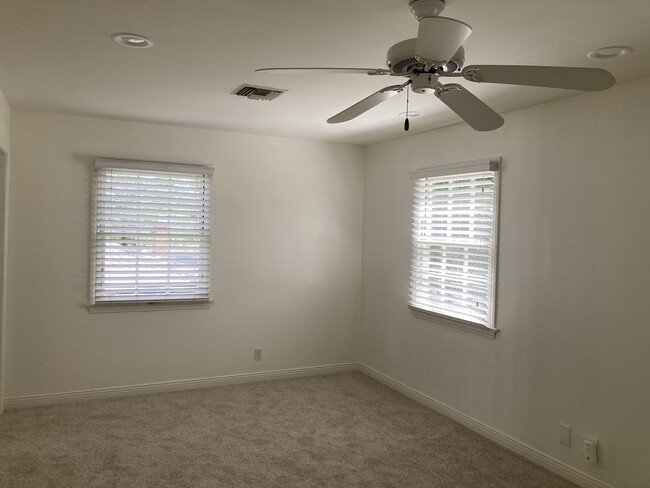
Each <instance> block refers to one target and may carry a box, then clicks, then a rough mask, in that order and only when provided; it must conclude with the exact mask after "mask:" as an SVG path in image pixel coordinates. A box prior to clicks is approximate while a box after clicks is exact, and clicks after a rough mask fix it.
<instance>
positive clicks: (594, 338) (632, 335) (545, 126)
mask: <svg viewBox="0 0 650 488" xmlns="http://www.w3.org/2000/svg"><path fill="white" fill-rule="evenodd" d="M505 119H506V123H505V126H504V127H503V128H502V129H500V130H499V131H497V132H494V133H477V132H474V131H472V130H471V129H469V128H468V127H467V126H466V125H458V126H454V127H449V128H445V129H440V130H435V131H432V132H427V133H422V134H417V135H413V136H410V137H405V138H402V139H398V140H394V141H389V142H385V143H381V144H376V145H373V146H370V147H369V148H368V150H367V161H368V163H367V169H366V176H365V201H364V233H363V242H364V247H363V276H364V281H363V302H364V305H363V313H364V330H363V334H362V336H363V340H362V344H363V349H362V354H361V356H362V357H361V358H360V359H361V360H362V361H364V362H365V363H367V364H369V365H370V366H372V367H374V368H376V369H378V370H379V371H381V372H383V373H385V374H387V375H389V376H392V377H393V378H395V379H397V380H399V381H402V382H404V383H406V384H407V385H409V386H411V387H413V388H416V389H418V390H419V391H421V392H423V393H425V394H427V395H429V396H431V397H433V398H434V399H436V400H439V401H442V402H444V403H446V404H448V405H450V406H451V407H453V408H455V409H457V410H460V411H461V412H463V413H465V414H468V415H470V416H471V417H474V418H475V419H478V420H480V421H481V422H484V423H485V424H487V425H488V426H491V427H493V428H496V429H498V430H500V431H501V432H503V433H506V434H508V435H510V436H512V437H514V438H516V439H518V440H520V441H523V442H525V443H526V444H528V445H530V446H533V447H535V448H537V449H539V450H541V451H543V452H545V453H547V454H549V455H551V456H553V457H555V458H557V459H559V460H561V461H563V462H565V463H567V464H569V465H572V466H574V467H576V468H577V469H579V470H582V471H585V472H587V473H589V474H590V475H592V476H594V477H596V478H598V479H600V480H603V481H605V482H609V483H611V484H612V485H613V486H616V487H619V488H624V487H626V488H628V487H629V488H639V487H641V486H650V465H649V464H648V453H649V452H650V451H649V449H648V446H650V422H649V421H648V415H649V413H650V380H649V376H648V375H649V371H650V327H649V324H650V322H649V318H648V317H650V299H649V296H648V292H649V290H650V286H649V280H650V225H649V220H648V215H649V212H650V191H649V190H648V186H649V185H650V156H649V155H650V137H649V135H650V131H649V126H648V120H650V80H644V81H641V82H636V83H633V84H628V85H623V86H619V87H615V88H614V89H612V90H610V91H607V92H603V93H596V94H586V95H580V96H577V97H573V98H570V99H566V100H562V101H559V102H554V103H550V104H545V105H541V106H536V107H532V108H529V109H525V110H521V111H517V112H512V113H508V114H506V115H505ZM499 155H500V156H503V161H504V165H503V172H502V180H501V183H502V186H501V189H502V193H501V222H500V248H499V276H498V300H497V325H498V327H499V328H500V329H501V332H500V334H499V336H498V337H497V339H496V340H491V339H487V338H484V337H480V336H477V335H474V334H469V333H466V332H464V331H460V330H457V329H452V328H448V327H444V326H442V325H439V324H435V323H431V322H428V321H423V320H421V319H416V318H414V317H413V316H412V315H411V314H410V312H409V311H408V310H407V308H406V307H407V300H408V280H409V276H408V273H409V253H410V241H409V231H410V228H409V226H410V222H409V221H410V201H411V186H410V181H409V175H408V174H409V171H411V170H413V169H416V168H421V167H427V166H434V165H439V164H445V163H452V162H457V161H467V160H471V159H477V158H485V157H490V156H499ZM559 422H564V423H568V424H570V425H571V426H573V446H572V447H571V448H567V447H564V446H561V445H560V444H559V442H558V433H559V429H558V423H559ZM588 435H592V436H595V437H597V438H599V439H600V442H601V449H602V453H601V454H602V461H601V463H600V464H599V465H596V466H592V465H588V464H586V463H585V462H584V461H583V460H582V451H581V448H582V440H583V439H584V438H585V437H586V436H588Z"/></svg>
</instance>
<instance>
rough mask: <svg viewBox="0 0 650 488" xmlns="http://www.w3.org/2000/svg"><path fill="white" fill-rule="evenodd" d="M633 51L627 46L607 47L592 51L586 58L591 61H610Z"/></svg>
mask: <svg viewBox="0 0 650 488" xmlns="http://www.w3.org/2000/svg"><path fill="white" fill-rule="evenodd" d="M633 50H634V49H632V48H631V47H629V46H608V47H601V48H600V49H594V50H593V51H591V52H590V53H589V54H587V57H589V58H591V59H611V58H617V57H619V56H624V55H626V54H630V53H631V52H632V51H633Z"/></svg>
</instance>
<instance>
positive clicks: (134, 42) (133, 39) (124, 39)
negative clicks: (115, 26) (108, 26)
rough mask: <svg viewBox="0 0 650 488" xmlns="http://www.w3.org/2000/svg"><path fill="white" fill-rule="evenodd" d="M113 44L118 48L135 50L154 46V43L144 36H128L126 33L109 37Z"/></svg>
mask: <svg viewBox="0 0 650 488" xmlns="http://www.w3.org/2000/svg"><path fill="white" fill-rule="evenodd" d="M111 39H113V40H114V41H115V42H117V43H118V44H119V45H120V46H124V47H134V48H137V49H144V48H148V47H151V46H153V45H154V42H153V41H152V40H151V39H149V38H147V37H144V36H141V35H139V34H129V33H127V32H118V33H116V34H113V35H112V36H111Z"/></svg>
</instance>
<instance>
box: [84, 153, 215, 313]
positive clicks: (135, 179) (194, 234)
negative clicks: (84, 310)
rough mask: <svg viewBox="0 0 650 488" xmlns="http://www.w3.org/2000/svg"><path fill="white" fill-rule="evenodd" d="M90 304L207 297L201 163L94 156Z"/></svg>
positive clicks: (206, 198) (207, 177)
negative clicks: (154, 161) (99, 157)
mask: <svg viewBox="0 0 650 488" xmlns="http://www.w3.org/2000/svg"><path fill="white" fill-rule="evenodd" d="M94 169H95V181H94V219H93V269H92V271H93V273H92V275H93V276H92V282H91V304H105V303H107V302H121V303H132V302H138V303H147V302H153V303H156V302H169V301H183V302H185V301H190V302H201V301H207V300H208V299H209V292H210V240H211V228H212V227H211V219H210V208H211V207H210V198H211V183H212V173H213V169H212V168H211V167H208V166H199V165H184V164H172V163H150V162H139V161H115V160H105V159H102V160H96V161H95V167H94Z"/></svg>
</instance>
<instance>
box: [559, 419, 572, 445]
mask: <svg viewBox="0 0 650 488" xmlns="http://www.w3.org/2000/svg"><path fill="white" fill-rule="evenodd" d="M560 444H562V445H563V446H567V447H571V426H570V425H567V424H560Z"/></svg>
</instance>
